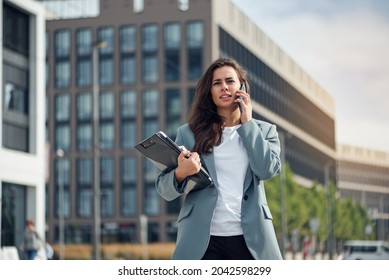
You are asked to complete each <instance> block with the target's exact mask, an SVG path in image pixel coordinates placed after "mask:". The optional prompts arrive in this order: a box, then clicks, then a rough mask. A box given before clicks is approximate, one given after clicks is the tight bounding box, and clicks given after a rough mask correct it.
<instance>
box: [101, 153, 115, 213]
mask: <svg viewBox="0 0 389 280" xmlns="http://www.w3.org/2000/svg"><path fill="white" fill-rule="evenodd" d="M113 170H114V166H113V159H112V158H107V157H104V158H101V159H100V182H101V209H100V211H101V215H102V216H112V215H113V209H114V207H113V189H112V188H113V184H114V173H113V172H114V171H113Z"/></svg>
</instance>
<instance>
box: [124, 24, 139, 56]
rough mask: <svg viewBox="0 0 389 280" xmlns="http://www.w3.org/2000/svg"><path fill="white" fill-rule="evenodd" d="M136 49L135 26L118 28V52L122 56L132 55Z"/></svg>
mask: <svg viewBox="0 0 389 280" xmlns="http://www.w3.org/2000/svg"><path fill="white" fill-rule="evenodd" d="M135 49H136V29H135V26H123V27H121V28H120V52H121V53H122V54H126V53H134V52H135Z"/></svg>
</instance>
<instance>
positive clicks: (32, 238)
mask: <svg viewBox="0 0 389 280" xmlns="http://www.w3.org/2000/svg"><path fill="white" fill-rule="evenodd" d="M25 226H26V228H25V231H24V234H23V243H22V245H21V248H20V249H21V250H22V251H24V252H25V253H26V256H27V259H28V260H35V259H36V258H37V255H38V250H39V248H40V244H41V239H40V237H39V235H38V233H37V232H36V231H35V226H34V222H33V221H31V220H27V221H26V223H25Z"/></svg>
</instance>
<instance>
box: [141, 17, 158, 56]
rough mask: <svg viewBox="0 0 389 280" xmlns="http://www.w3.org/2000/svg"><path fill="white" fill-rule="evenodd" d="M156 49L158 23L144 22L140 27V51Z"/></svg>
mask: <svg viewBox="0 0 389 280" xmlns="http://www.w3.org/2000/svg"><path fill="white" fill-rule="evenodd" d="M157 49H158V25H156V24H146V25H144V26H143V27H142V51H144V52H154V51H157Z"/></svg>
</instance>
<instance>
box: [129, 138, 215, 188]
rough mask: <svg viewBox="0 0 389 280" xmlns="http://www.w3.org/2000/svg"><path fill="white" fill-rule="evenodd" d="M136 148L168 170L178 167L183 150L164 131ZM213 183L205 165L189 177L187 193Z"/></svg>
mask: <svg viewBox="0 0 389 280" xmlns="http://www.w3.org/2000/svg"><path fill="white" fill-rule="evenodd" d="M135 148H136V149H137V150H138V151H139V152H141V153H142V154H143V155H144V156H145V157H147V158H148V159H149V160H151V161H152V162H153V164H154V165H155V166H156V167H157V168H158V169H159V170H161V171H164V172H168V171H170V170H172V169H174V168H176V167H177V157H178V155H179V154H180V153H181V152H182V150H181V149H180V147H178V146H177V144H176V143H175V142H174V141H173V140H172V139H170V138H169V136H167V135H166V134H165V133H164V132H162V131H159V132H157V133H155V134H154V135H152V136H150V137H148V138H146V139H145V140H143V141H142V142H140V143H139V144H137V145H136V146H135ZM211 184H212V179H211V177H210V176H209V174H208V172H207V171H206V170H205V168H204V167H203V166H201V169H200V172H198V173H197V174H194V175H192V176H189V177H188V182H187V185H186V188H185V193H186V194H188V193H189V192H190V191H192V190H198V189H202V188H204V187H207V186H209V185H211Z"/></svg>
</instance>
